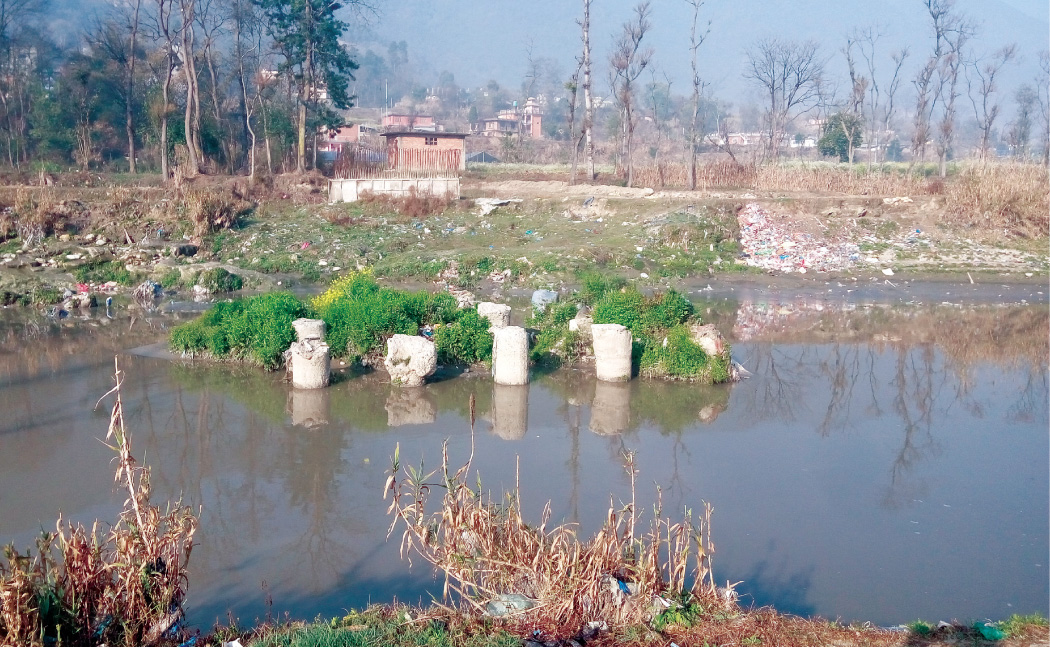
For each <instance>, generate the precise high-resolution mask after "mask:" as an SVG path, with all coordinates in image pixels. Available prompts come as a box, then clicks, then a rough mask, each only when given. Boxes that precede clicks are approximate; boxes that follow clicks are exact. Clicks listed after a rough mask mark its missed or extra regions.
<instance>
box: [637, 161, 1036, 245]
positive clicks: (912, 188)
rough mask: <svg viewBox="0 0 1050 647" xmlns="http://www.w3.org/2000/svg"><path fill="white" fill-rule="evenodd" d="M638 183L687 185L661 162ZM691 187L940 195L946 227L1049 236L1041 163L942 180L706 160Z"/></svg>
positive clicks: (678, 166) (965, 170) (898, 169)
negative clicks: (694, 185)
mask: <svg viewBox="0 0 1050 647" xmlns="http://www.w3.org/2000/svg"><path fill="white" fill-rule="evenodd" d="M635 176H636V178H637V184H638V186H650V187H678V188H682V187H687V186H689V167H688V165H686V164H682V163H676V162H671V163H664V164H660V165H659V166H656V165H649V166H642V167H638V168H636V169H635ZM697 188H698V189H699V190H701V191H709V190H715V189H748V190H752V191H791V192H799V193H819V194H841V195H850V196H860V195H870V196H886V197H893V196H912V197H915V196H943V203H942V208H941V209H940V213H941V217H942V222H943V224H945V225H947V226H954V227H965V228H968V229H976V230H982V231H989V232H992V231H994V232H998V233H1004V232H1005V233H1006V234H1007V235H1009V236H1017V237H1023V238H1045V237H1046V236H1048V235H1050V174H1048V171H1047V168H1046V167H1045V166H1041V165H1037V164H1021V163H1016V162H1001V163H992V164H966V165H962V166H961V167H960V169H959V170H958V171H957V172H956V173H954V174H952V175H949V176H948V177H947V178H945V179H941V178H939V177H925V176H924V175H923V174H922V173H909V172H908V169H907V167H906V166H904V165H900V164H894V165H885V166H880V167H878V168H876V169H873V170H872V171H871V172H868V171H867V170H866V168H865V167H864V166H862V165H856V166H854V167H852V168H851V167H849V166H845V165H842V164H834V163H813V164H789V163H785V164H770V165H756V164H751V163H748V164H736V163H734V162H732V161H729V160H723V161H717V162H709V163H707V164H703V165H701V166H699V167H698V168H697Z"/></svg>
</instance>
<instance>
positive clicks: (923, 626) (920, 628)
mask: <svg viewBox="0 0 1050 647" xmlns="http://www.w3.org/2000/svg"><path fill="white" fill-rule="evenodd" d="M904 626H905V627H907V628H908V631H910V632H912V633H913V634H916V635H918V636H929V635H930V632H931V631H933V627H932V626H930V624H929V623H928V622H925V621H923V620H916V621H914V622H909V623H908V624H906V625H904Z"/></svg>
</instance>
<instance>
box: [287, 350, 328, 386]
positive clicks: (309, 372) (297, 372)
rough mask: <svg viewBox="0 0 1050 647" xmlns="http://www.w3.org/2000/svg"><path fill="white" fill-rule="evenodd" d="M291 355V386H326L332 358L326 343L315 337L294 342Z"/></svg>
mask: <svg viewBox="0 0 1050 647" xmlns="http://www.w3.org/2000/svg"><path fill="white" fill-rule="evenodd" d="M288 352H289V355H290V356H291V361H290V364H291V369H292V386H293V387H295V388H297V389H321V388H324V387H326V386H328V380H329V378H330V377H331V372H332V359H331V355H330V353H329V350H328V344H326V343H324V342H323V341H317V340H315V339H307V340H306V341H297V342H294V343H293V344H292V346H291V348H289V349H288Z"/></svg>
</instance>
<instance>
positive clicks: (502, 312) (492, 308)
mask: <svg viewBox="0 0 1050 647" xmlns="http://www.w3.org/2000/svg"><path fill="white" fill-rule="evenodd" d="M478 314H479V315H481V316H482V317H485V318H486V319H488V320H489V323H491V324H492V327H493V328H506V327H507V326H509V325H510V306H508V305H507V304H505V303H492V302H489V301H482V302H481V303H479V304H478Z"/></svg>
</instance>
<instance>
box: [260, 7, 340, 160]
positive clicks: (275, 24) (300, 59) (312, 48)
mask: <svg viewBox="0 0 1050 647" xmlns="http://www.w3.org/2000/svg"><path fill="white" fill-rule="evenodd" d="M254 2H255V4H256V5H258V7H259V8H260V9H261V10H262V12H263V16H264V19H265V23H266V30H267V32H268V33H269V35H270V37H271V38H272V39H273V41H274V45H275V46H276V47H277V50H278V51H279V52H280V53H281V56H282V57H283V58H284V61H283V62H282V63H281V65H280V67H279V68H278V73H280V74H287V75H290V78H291V81H292V82H293V83H294V84H295V88H296V95H297V96H296V99H297V107H298V112H299V114H298V128H299V141H298V151H297V167H298V170H299V171H300V172H302V171H304V170H305V169H306V130H307V113H308V112H312V113H315V114H316V113H318V112H319V110H320V108H321V107H322V97H327V100H328V101H329V102H330V103H331V105H333V106H334V107H336V108H339V109H346V108H349V107H350V106H352V105H353V96H351V95H350V93H349V85H350V81H352V80H354V75H353V72H354V70H356V69H357V63H355V62H354V60H353V58H352V57H351V55H350V50H349V49H348V48H347V47H346V46H345V45H343V44H342V43H340V42H339V37H340V36H342V35H343V33H344V32H345V31H346V30H347V27H348V25H347V24H346V23H344V22H343V21H341V20H339V19H338V18H336V16H335V13H336V11H338V10H339V9H341V8H342V6H343V5H342V4H340V3H338V2H331V1H330V0H254ZM332 119H334V116H333V115H331V114H330V115H329V120H332ZM333 125H334V124H333Z"/></svg>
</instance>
